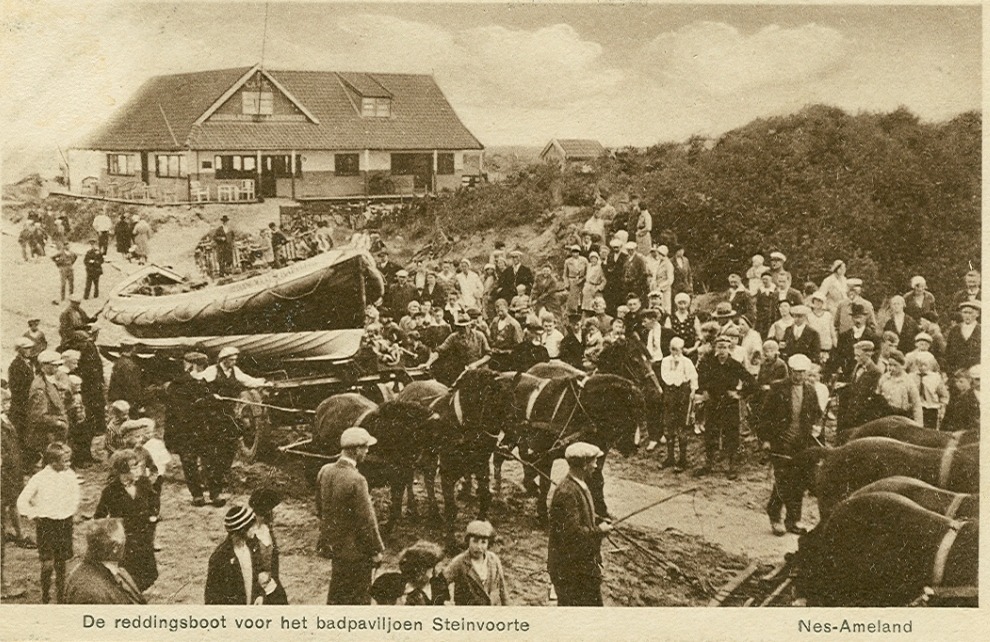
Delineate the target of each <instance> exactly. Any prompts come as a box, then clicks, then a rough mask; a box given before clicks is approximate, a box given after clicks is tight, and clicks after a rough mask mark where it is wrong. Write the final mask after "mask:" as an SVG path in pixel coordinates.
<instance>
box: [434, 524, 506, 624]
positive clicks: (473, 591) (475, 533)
mask: <svg viewBox="0 0 990 642" xmlns="http://www.w3.org/2000/svg"><path fill="white" fill-rule="evenodd" d="M494 535H495V529H494V528H492V525H491V524H490V523H489V522H483V521H479V520H475V521H473V522H471V523H470V524H468V525H467V529H466V531H465V539H466V540H467V546H468V547H467V550H465V551H464V552H462V553H461V554H460V555H458V556H457V557H455V558H454V559H453V560H451V562H450V564H448V565H447V568H445V569H444V571H443V575H444V577H445V578H446V580H447V592H448V594H449V595H450V597H451V599H452V600H453V603H454V604H458V605H470V606H505V604H506V590H505V575H504V573H503V571H502V562H501V560H499V558H498V555H496V554H495V553H493V552H491V551H490V550H489V546H491V544H492V539H493V538H494Z"/></svg>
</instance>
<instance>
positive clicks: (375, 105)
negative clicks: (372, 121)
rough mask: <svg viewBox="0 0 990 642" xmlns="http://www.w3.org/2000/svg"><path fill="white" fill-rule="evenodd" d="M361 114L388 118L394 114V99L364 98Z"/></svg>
mask: <svg viewBox="0 0 990 642" xmlns="http://www.w3.org/2000/svg"><path fill="white" fill-rule="evenodd" d="M361 115H362V116H367V117H375V118H388V117H389V116H391V115H392V99H391V98H362V99H361Z"/></svg>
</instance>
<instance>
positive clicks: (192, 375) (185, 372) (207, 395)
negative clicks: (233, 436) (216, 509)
mask: <svg viewBox="0 0 990 642" xmlns="http://www.w3.org/2000/svg"><path fill="white" fill-rule="evenodd" d="M208 362H209V359H208V357H207V356H206V355H205V354H202V353H200V352H187V353H186V354H185V355H184V356H183V358H182V374H180V375H179V376H178V377H177V378H176V379H175V380H174V381H172V382H170V383H169V385H168V400H169V404H168V410H169V414H168V422H167V423H166V427H165V447H166V448H168V449H169V450H170V451H171V452H173V453H176V454H177V455H178V456H179V463H180V464H181V465H182V476H183V477H184V478H185V481H186V487H187V488H188V489H189V494H190V495H191V496H192V503H193V506H205V505H206V500H205V499H204V498H203V491H204V482H205V480H204V475H205V474H206V473H207V470H208V463H209V461H208V457H207V452H208V450H209V449H208V447H207V443H206V438H207V435H208V434H209V432H210V431H209V426H210V423H211V418H212V417H213V416H214V413H215V412H216V411H217V410H219V408H218V406H217V405H216V403H215V402H214V401H213V399H212V397H213V395H212V392H211V390H210V387H209V385H208V384H207V383H206V382H205V381H203V380H202V379H201V378H200V373H201V372H203V370H204V369H205V368H206V366H207V365H208Z"/></svg>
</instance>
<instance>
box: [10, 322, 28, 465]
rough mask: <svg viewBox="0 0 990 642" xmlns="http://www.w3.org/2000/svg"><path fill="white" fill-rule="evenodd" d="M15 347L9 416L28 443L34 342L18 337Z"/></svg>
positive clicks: (20, 435) (11, 364)
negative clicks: (29, 399) (29, 398)
mask: <svg viewBox="0 0 990 642" xmlns="http://www.w3.org/2000/svg"><path fill="white" fill-rule="evenodd" d="M14 348H15V349H16V350H17V355H16V356H15V357H14V359H13V360H12V361H11V362H10V365H9V366H7V382H8V384H9V385H10V412H9V413H8V415H7V416H8V418H9V419H10V422H11V423H12V424H14V429H15V430H16V431H17V436H18V437H19V441H20V443H22V444H26V443H27V437H28V431H29V428H28V396H29V393H30V392H31V383H32V382H33V381H34V377H35V369H34V363H33V362H32V358H31V356H30V355H31V349H32V348H34V342H33V341H31V340H30V339H28V338H26V337H18V338H17V339H16V340H15V341H14ZM31 463H34V462H33V461H32V462H31Z"/></svg>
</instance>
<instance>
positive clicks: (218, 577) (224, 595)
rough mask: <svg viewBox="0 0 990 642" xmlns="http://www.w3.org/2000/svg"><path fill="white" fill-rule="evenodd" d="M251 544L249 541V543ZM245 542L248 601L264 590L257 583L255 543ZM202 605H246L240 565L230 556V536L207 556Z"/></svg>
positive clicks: (232, 551) (235, 558) (261, 593)
mask: <svg viewBox="0 0 990 642" xmlns="http://www.w3.org/2000/svg"><path fill="white" fill-rule="evenodd" d="M251 541H253V540H251ZM251 541H249V543H248V548H249V549H250V551H251V566H252V571H253V572H252V575H253V576H254V577H253V578H252V581H251V584H252V586H251V602H252V603H254V601H255V600H256V599H257V598H258V597H260V596H262V595H264V590H263V589H262V588H261V585H260V584H259V583H258V550H257V543H256V542H255V543H254V545H252V543H251ZM204 604H231V605H234V604H247V596H246V595H244V576H243V575H242V574H241V563H240V562H239V561H237V556H236V555H234V543H233V540H231V538H230V537H228V538H227V539H225V540H224V541H222V542H221V543H220V545H219V546H217V548H216V550H214V551H213V554H212V555H210V562H209V565H208V566H207V570H206V590H205V592H204Z"/></svg>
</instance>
